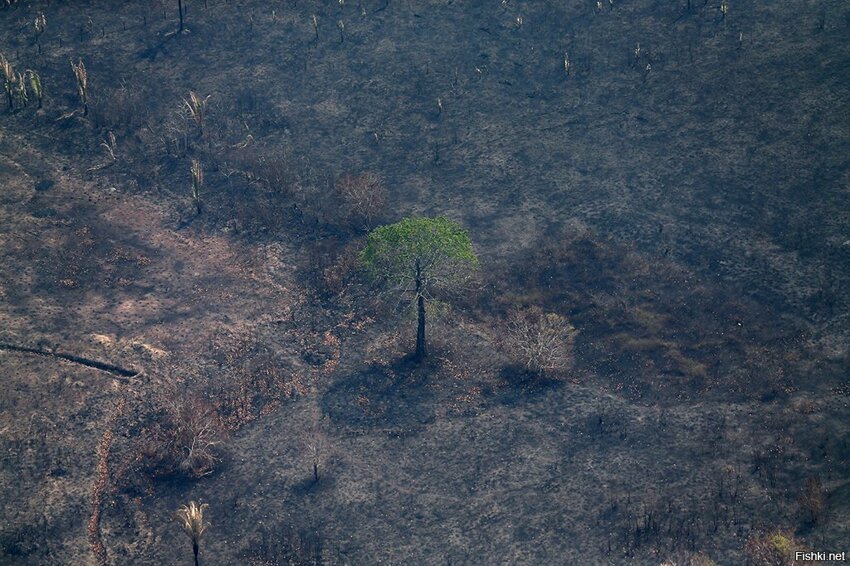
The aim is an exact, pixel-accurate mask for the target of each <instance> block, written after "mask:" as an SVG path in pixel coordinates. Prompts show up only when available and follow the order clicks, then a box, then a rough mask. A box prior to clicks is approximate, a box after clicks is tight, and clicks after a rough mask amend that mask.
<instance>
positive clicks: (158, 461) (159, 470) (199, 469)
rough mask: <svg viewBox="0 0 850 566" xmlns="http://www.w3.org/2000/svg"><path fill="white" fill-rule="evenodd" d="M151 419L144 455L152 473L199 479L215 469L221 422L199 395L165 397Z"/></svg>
mask: <svg viewBox="0 0 850 566" xmlns="http://www.w3.org/2000/svg"><path fill="white" fill-rule="evenodd" d="M152 421H153V423H152V424H151V425H150V426H149V427H148V429H147V430H146V444H145V446H144V448H143V458H144V460H145V461H146V463H147V468H148V470H149V471H150V472H151V473H152V474H153V475H157V476H168V475H175V474H177V475H184V476H188V477H193V478H199V477H203V476H206V475H209V474H211V473H212V472H213V471H214V469H215V466H216V464H217V463H218V462H219V460H220V459H219V457H218V449H217V446H218V445H219V444H220V443H221V440H220V434H221V425H220V423H219V419H218V416H217V415H216V414H215V412H214V410H213V409H212V408H211V407H210V406H209V405H208V404H206V403H204V402H203V401H202V400H200V399H198V398H197V397H177V396H175V397H172V398H168V399H164V400H162V401H161V404H160V407H159V408H158V411H157V412H156V414H155V415H154V418H153V419H152Z"/></svg>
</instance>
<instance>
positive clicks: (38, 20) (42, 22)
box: [33, 12, 47, 53]
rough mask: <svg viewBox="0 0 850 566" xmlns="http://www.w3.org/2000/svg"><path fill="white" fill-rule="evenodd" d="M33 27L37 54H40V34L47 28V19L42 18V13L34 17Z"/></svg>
mask: <svg viewBox="0 0 850 566" xmlns="http://www.w3.org/2000/svg"><path fill="white" fill-rule="evenodd" d="M33 27H34V28H35V43H36V45H37V46H38V52H39V53H41V34H43V33H44V29H45V28H46V27H47V18H45V17H44V12H39V13H38V15H36V17H35V23H34V24H33Z"/></svg>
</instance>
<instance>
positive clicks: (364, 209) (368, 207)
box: [334, 172, 387, 231]
mask: <svg viewBox="0 0 850 566" xmlns="http://www.w3.org/2000/svg"><path fill="white" fill-rule="evenodd" d="M334 191H335V192H336V194H337V196H338V197H339V199H340V201H341V203H342V211H341V213H342V216H343V220H344V221H345V222H347V223H348V224H350V225H352V226H357V227H359V228H364V229H366V230H367V231H368V230H370V229H371V228H372V226H373V222H374V221H375V219H376V218H377V217H378V216H379V215H380V213H381V211H382V210H384V206H385V204H386V201H387V191H386V189H385V188H384V183H383V181H382V180H381V178H380V177H379V176H378V175H376V174H374V173H369V172H366V173H362V174H360V175H343V176H342V177H340V178H339V179H337V181H336V183H334Z"/></svg>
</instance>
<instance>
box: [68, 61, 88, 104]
mask: <svg viewBox="0 0 850 566" xmlns="http://www.w3.org/2000/svg"><path fill="white" fill-rule="evenodd" d="M71 69H72V70H73V71H74V78H75V79H77V93H78V94H79V95H80V102H81V103H82V104H83V116H88V113H89V76H88V73H86V66H85V65H84V64H83V60H82V59H80V60H79V62H78V63H76V64H75V63H74V62H73V61H71Z"/></svg>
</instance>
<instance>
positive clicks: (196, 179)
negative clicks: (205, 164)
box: [190, 159, 204, 214]
mask: <svg viewBox="0 0 850 566" xmlns="http://www.w3.org/2000/svg"><path fill="white" fill-rule="evenodd" d="M190 170H191V172H192V202H194V203H195V209H196V210H197V211H198V214H200V213H201V187H202V186H203V184H204V170H203V169H201V162H200V161H198V160H197V159H193V160H192V168H191V169H190Z"/></svg>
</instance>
